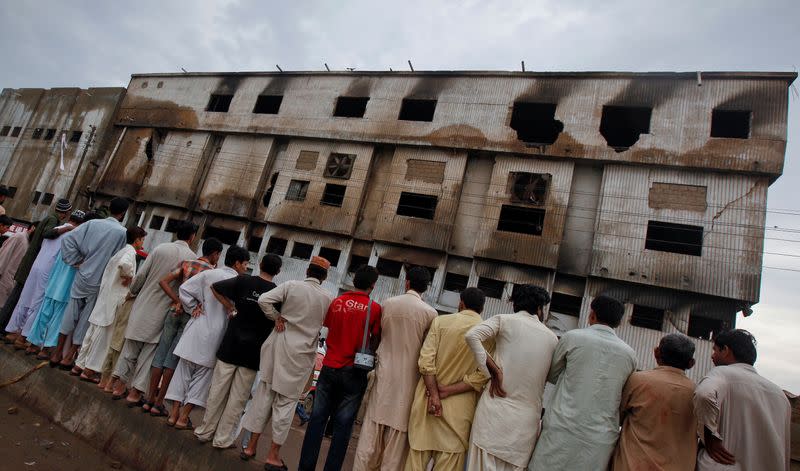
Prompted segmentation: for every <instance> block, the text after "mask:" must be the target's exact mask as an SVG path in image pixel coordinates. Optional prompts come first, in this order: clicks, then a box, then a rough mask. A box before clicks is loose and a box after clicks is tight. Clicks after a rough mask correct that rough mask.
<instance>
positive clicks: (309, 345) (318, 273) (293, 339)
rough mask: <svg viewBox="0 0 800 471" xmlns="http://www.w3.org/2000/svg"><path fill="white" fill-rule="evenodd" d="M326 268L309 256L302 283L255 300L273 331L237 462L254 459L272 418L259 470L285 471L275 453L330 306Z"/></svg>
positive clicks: (327, 265)
mask: <svg viewBox="0 0 800 471" xmlns="http://www.w3.org/2000/svg"><path fill="white" fill-rule="evenodd" d="M330 266H331V264H330V262H329V261H328V260H326V259H324V258H322V257H318V256H314V257H311V261H310V262H309V265H308V269H307V270H306V279H305V280H303V281H294V280H293V281H287V282H286V283H283V284H282V285H279V286H278V287H277V288H275V289H273V290H271V291H268V292H266V293H264V294H262V295H261V296H260V297H259V298H258V305H259V306H260V307H261V310H262V311H264V314H266V316H267V317H269V318H270V319H274V320H275V329H274V330H273V331H272V333H271V334H270V336H269V337H268V338H267V340H266V342H264V345H263V346H262V347H261V363H260V372H259V379H260V382H259V383H258V386H257V389H256V394H255V396H254V397H253V402H252V404H251V407H250V409H248V411H247V413H246V414H245V416H244V419H243V421H242V425H243V427H244V429H245V430H247V431H249V432H251V434H252V435H251V438H250V442H249V443H248V444H247V448H245V450H244V451H243V452H242V459H250V458H252V457H254V456H255V454H256V446H257V445H258V438H259V437H260V436H261V432H263V430H264V428H265V427H266V425H267V422H269V420H270V418H271V419H272V445H271V447H270V450H269V454H268V455H267V459H266V465H265V467H264V469H266V470H267V471H270V470H284V469H286V465H285V464H284V463H283V460H282V459H281V457H280V449H281V446H282V445H283V444H284V442H285V441H286V438H287V437H288V435H289V427H290V426H291V425H292V417H293V416H294V409H295V405H296V404H297V401H298V399H299V398H300V394H302V392H303V389H304V388H305V385H306V381H307V380H308V377H309V375H310V374H311V371H312V370H313V368H314V360H315V359H316V355H317V344H318V343H319V331H320V329H321V328H322V323H323V321H324V320H325V314H326V313H327V312H328V306H329V305H330V303H331V301H333V295H332V294H331V293H329V292H328V291H326V290H325V289H324V288H323V287H322V282H323V281H324V280H325V278H327V276H328V269H329V268H330ZM276 304H281V312H280V313H278V312H277V311H276V310H275V305H276ZM184 335H185V334H184Z"/></svg>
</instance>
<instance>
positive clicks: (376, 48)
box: [0, 0, 800, 393]
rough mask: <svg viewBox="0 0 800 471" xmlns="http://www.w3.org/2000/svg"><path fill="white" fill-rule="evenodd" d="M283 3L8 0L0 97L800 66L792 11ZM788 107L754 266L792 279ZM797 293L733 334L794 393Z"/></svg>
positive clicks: (791, 0) (689, 4)
mask: <svg viewBox="0 0 800 471" xmlns="http://www.w3.org/2000/svg"><path fill="white" fill-rule="evenodd" d="M286 3H293V4H294V5H293V6H291V7H287V6H284V5H280V4H279V3H278V2H267V1H259V0H250V1H236V0H219V1H211V0H195V1H184V2H178V1H169V0H160V1H154V0H139V1H137V2H133V3H127V4H125V6H124V7H122V5H123V3H119V2H103V1H96V2H87V1H79V0H73V1H70V2H62V1H45V0H40V1H36V2H25V1H10V0H5V1H3V2H2V5H0V44H2V45H3V47H2V48H0V64H2V66H0V87H14V88H16V87H55V86H80V87H88V86H126V85H127V83H128V79H129V76H130V74H132V73H144V72H179V71H180V68H181V67H182V68H184V69H186V70H188V71H245V70H275V65H276V64H279V65H280V66H281V67H282V68H283V69H284V70H320V69H323V68H324V66H323V64H324V63H327V64H328V65H329V66H330V67H331V68H332V69H344V68H345V67H355V68H357V69H360V70H387V69H388V68H390V67H391V68H394V69H395V70H406V69H407V67H408V66H407V64H406V60H408V59H411V60H412V62H413V64H414V67H415V68H416V69H417V70H437V69H438V70H443V69H465V70H468V69H482V70H487V69H492V70H518V69H519V64H520V61H521V60H524V61H525V64H526V66H527V69H528V70H539V71H590V70H621V71H697V70H700V71H711V70H758V71H796V70H797V67H800V28H798V27H797V24H796V23H797V19H798V18H800V1H797V0H752V1H745V0H705V1H702V2H698V1H693V0H688V1H685V0H670V1H660V2H658V1H656V2H646V1H641V0H607V1H605V2H595V1H591V0H583V1H581V0H569V1H567V0H524V1H509V2H491V1H476V0H467V1H461V2H446V1H418V0H405V1H403V2H395V3H396V4H397V5H402V6H401V7H400V6H398V7H391V6H389V4H388V2H374V1H369V2H367V1H363V2H355V1H351V2H347V1H342V2H331V1H305V2H286ZM656 4H658V5H660V6H658V5H656ZM295 5H296V6H295ZM798 86H800V85H798ZM799 104H800V103H798V99H794V98H793V99H792V100H791V103H790V111H789V114H790V116H789V147H788V150H787V154H786V167H785V172H784V175H783V176H782V177H781V178H780V179H779V180H778V181H777V182H776V183H775V184H773V185H772V187H771V190H770V195H769V206H768V210H769V211H770V213H769V215H768V219H767V223H768V224H767V225H768V228H769V229H768V230H767V232H766V235H767V238H768V239H767V241H766V247H765V251H767V252H770V253H780V254H790V255H794V257H791V256H787V255H765V258H764V265H765V266H767V267H776V268H787V269H790V270H800V198H797V196H796V194H797V193H796V189H797V188H798V186H800V160H798V159H800V145H798V142H797V141H796V139H795V136H796V135H797V133H798V131H800V112H798V105H799ZM793 190H794V192H793ZM791 229H794V230H795V231H794V232H792V231H791ZM775 239H788V240H791V241H786V240H775ZM798 285H800V271H784V270H777V269H775V268H765V270H764V276H763V283H762V290H761V299H762V302H761V303H760V304H759V305H758V306H757V307H756V308H755V314H754V315H753V316H751V317H749V318H747V319H743V320H742V321H741V322H740V323H739V326H742V327H744V328H747V329H750V330H751V331H752V332H753V333H754V334H755V335H756V337H757V338H758V340H759V360H758V362H757V363H756V367H757V368H758V369H759V371H760V372H761V373H762V374H764V375H765V376H767V377H768V378H770V379H772V380H773V381H775V382H777V383H778V384H779V385H781V386H782V387H784V388H787V389H789V390H791V391H793V392H795V393H800V361H798V359H800V341H798V339H797V338H796V337H795V335H797V334H798V333H800V319H798V315H800V313H798V312H797V306H796V304H797V301H798V300H800V296H798V295H797V291H798V288H797V287H798Z"/></svg>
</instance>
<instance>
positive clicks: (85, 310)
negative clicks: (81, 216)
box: [53, 198, 129, 375]
mask: <svg viewBox="0 0 800 471" xmlns="http://www.w3.org/2000/svg"><path fill="white" fill-rule="evenodd" d="M128 206H129V203H128V200H126V199H125V198H114V199H113V200H111V203H110V204H109V210H110V212H111V216H110V217H107V218H105V219H95V220H93V221H89V222H87V223H84V224H81V225H80V227H78V228H77V229H75V230H74V231H71V232H70V233H69V234H67V235H66V237H64V239H63V240H62V241H61V257H62V258H63V259H64V261H65V262H66V263H68V264H70V265H72V266H74V267H76V268H78V271H77V273H75V281H74V282H73V283H72V290H71V291H70V295H69V296H70V299H69V304H68V305H67V310H66V311H64V318H63V319H62V321H61V331H60V332H61V334H60V335H59V336H58V345H57V346H56V350H55V352H53V357H54V359H57V358H58V355H59V354H60V353H61V352H62V351H65V350H64V346H65V344H66V341H67V339H68V338H71V341H72V345H71V346H70V348H69V349H68V350H66V351H65V353H64V356H63V357H62V358H61V366H62V367H67V366H69V365H71V364H73V363H74V362H75V356H76V355H77V353H78V349H79V348H80V346H81V344H82V343H83V337H84V336H85V335H86V331H87V330H88V329H89V315H90V314H91V313H92V309H94V305H95V303H96V302H97V294H98V292H99V291H100V281H101V280H102V278H103V271H104V270H105V268H106V265H107V264H108V261H109V260H110V259H111V257H113V256H114V254H116V253H117V252H119V251H120V249H122V247H124V246H125V242H126V240H127V232H126V230H125V227H124V226H123V225H122V224H121V221H122V219H123V218H124V217H125V213H126V212H128ZM72 373H73V374H76V375H77V374H80V371H79V370H75V369H73V371H72Z"/></svg>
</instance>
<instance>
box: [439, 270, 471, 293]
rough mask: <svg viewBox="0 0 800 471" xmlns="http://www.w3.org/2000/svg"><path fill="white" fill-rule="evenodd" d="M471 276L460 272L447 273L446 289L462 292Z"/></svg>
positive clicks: (445, 277)
mask: <svg viewBox="0 0 800 471" xmlns="http://www.w3.org/2000/svg"><path fill="white" fill-rule="evenodd" d="M467 283H469V277H468V276H467V275H459V274H458V273H446V274H445V275H444V290H445V291H455V292H456V293H460V292H462V291H464V290H465V289H466V288H467Z"/></svg>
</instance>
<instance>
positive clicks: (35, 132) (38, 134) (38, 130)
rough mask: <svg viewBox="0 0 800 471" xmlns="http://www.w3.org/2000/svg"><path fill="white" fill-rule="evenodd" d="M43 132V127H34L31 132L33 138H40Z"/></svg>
mask: <svg viewBox="0 0 800 471" xmlns="http://www.w3.org/2000/svg"><path fill="white" fill-rule="evenodd" d="M43 132H44V129H42V128H36V129H34V130H33V134H31V139H40V138H41V137H42V133H43Z"/></svg>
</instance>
